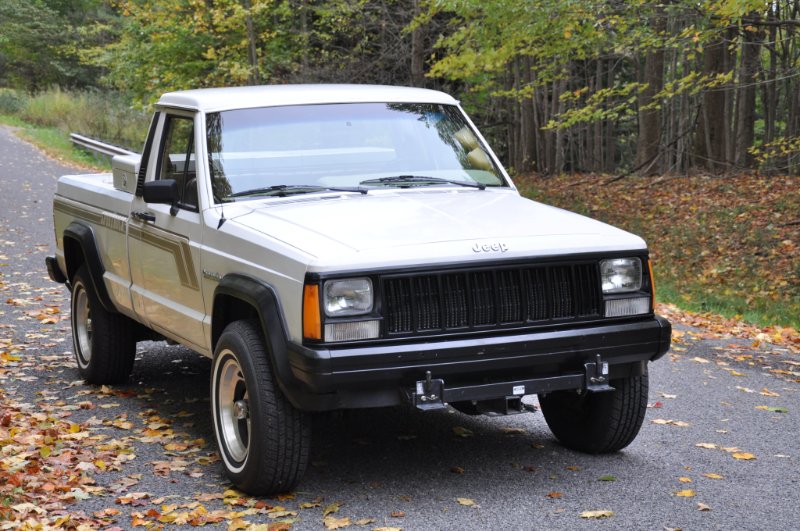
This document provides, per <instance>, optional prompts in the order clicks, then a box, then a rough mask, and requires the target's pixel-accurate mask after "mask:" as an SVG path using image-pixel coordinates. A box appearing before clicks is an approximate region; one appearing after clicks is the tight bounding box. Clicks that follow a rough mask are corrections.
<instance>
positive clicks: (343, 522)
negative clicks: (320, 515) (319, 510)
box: [322, 516, 351, 529]
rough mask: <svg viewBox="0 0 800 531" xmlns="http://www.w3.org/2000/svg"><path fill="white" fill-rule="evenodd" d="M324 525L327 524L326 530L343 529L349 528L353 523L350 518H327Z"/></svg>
mask: <svg viewBox="0 0 800 531" xmlns="http://www.w3.org/2000/svg"><path fill="white" fill-rule="evenodd" d="M322 523H323V524H325V528H326V529H340V528H342V527H348V526H349V525H350V524H351V522H350V518H348V517H347V516H345V517H344V518H336V517H335V516H326V517H325V518H324V519H323V520H322Z"/></svg>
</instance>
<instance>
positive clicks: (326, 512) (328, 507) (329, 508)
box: [322, 503, 341, 517]
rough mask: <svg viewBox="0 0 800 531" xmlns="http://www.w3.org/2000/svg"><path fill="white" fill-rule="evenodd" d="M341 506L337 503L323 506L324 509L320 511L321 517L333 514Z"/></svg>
mask: <svg viewBox="0 0 800 531" xmlns="http://www.w3.org/2000/svg"><path fill="white" fill-rule="evenodd" d="M340 507H341V504H339V503H331V504H328V505H326V506H325V509H324V510H323V511H322V516H323V517H325V516H328V515H329V514H333V513H335V512H338V511H339V508H340Z"/></svg>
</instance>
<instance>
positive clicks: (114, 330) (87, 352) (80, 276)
mask: <svg viewBox="0 0 800 531" xmlns="http://www.w3.org/2000/svg"><path fill="white" fill-rule="evenodd" d="M70 320H71V324H72V346H73V350H74V351H75V361H76V362H77V363H78V371H79V372H80V374H81V376H83V378H84V379H85V380H86V381H87V382H89V383H93V384H115V383H122V382H124V381H125V380H126V379H127V378H128V376H129V375H130V373H131V370H133V360H134V357H135V356H136V338H135V335H134V325H133V322H132V321H131V320H130V319H128V318H127V317H125V316H124V315H121V314H118V313H111V312H109V311H107V310H106V309H105V308H103V305H102V304H100V299H98V298H97V294H96V293H95V292H94V288H93V285H92V283H91V280H90V278H89V271H88V269H86V266H85V265H83V266H81V267H80V268H79V269H78V271H77V272H76V273H75V276H74V277H73V279H72V304H71V316H70Z"/></svg>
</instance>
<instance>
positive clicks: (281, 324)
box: [211, 273, 311, 409]
mask: <svg viewBox="0 0 800 531" xmlns="http://www.w3.org/2000/svg"><path fill="white" fill-rule="evenodd" d="M220 295H226V296H228V297H231V298H233V299H237V300H240V301H242V302H243V303H245V304H247V305H248V306H250V307H252V308H253V309H254V310H255V311H256V313H257V314H258V321H259V323H260V325H261V329H262V330H263V332H264V344H265V347H266V350H267V355H268V356H269V358H270V364H271V366H272V368H273V370H274V371H275V379H276V380H277V382H278V385H279V386H280V388H281V391H283V394H284V395H286V398H288V399H289V401H290V402H291V403H292V405H294V406H295V407H296V408H298V409H308V408H309V407H310V405H311V403H310V402H309V400H310V399H311V397H310V396H309V393H308V391H307V390H305V389H303V387H302V384H301V383H300V382H299V381H298V380H297V379H296V378H295V377H294V374H293V373H292V368H291V365H290V364H289V356H288V344H289V340H288V337H289V334H288V331H287V327H286V322H285V321H284V318H283V308H282V306H281V303H280V300H279V298H278V294H277V292H276V291H275V288H273V287H272V286H271V285H269V284H267V283H266V282H264V281H262V280H258V279H256V278H253V277H249V276H246V275H242V274H238V273H230V274H227V275H225V276H224V277H223V278H222V280H220V282H219V284H218V285H217V287H216V289H215V290H214V304H213V310H212V312H213V313H212V316H211V342H212V347H213V348H214V349H216V345H217V341H218V340H219V337H220V336H221V335H222V331H223V329H224V325H225V324H227V320H226V321H223V322H222V323H220V322H219V320H218V318H217V316H218V308H217V304H218V300H219V296H220ZM220 310H221V309H220Z"/></svg>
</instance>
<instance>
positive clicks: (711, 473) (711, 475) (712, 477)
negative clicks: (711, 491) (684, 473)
mask: <svg viewBox="0 0 800 531" xmlns="http://www.w3.org/2000/svg"><path fill="white" fill-rule="evenodd" d="M703 476H705V477H707V478H709V479H725V478H723V477H722V476H720V475H719V474H714V473H713V472H710V473H708V474H703Z"/></svg>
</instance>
